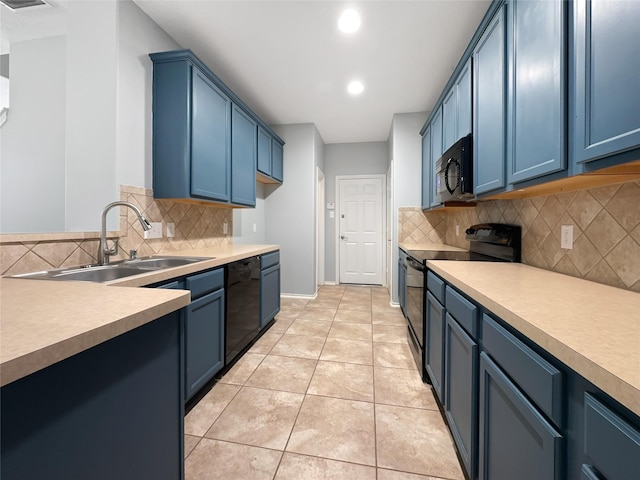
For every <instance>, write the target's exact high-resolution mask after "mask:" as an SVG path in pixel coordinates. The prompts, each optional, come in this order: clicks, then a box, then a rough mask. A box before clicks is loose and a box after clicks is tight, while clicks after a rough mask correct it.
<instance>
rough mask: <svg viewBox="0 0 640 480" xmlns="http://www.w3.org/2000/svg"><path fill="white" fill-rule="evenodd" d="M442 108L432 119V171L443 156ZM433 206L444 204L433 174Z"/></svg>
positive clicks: (439, 108)
mask: <svg viewBox="0 0 640 480" xmlns="http://www.w3.org/2000/svg"><path fill="white" fill-rule="evenodd" d="M442 152H443V150H442V108H441V107H438V111H437V112H436V114H435V115H434V116H433V119H432V120H431V172H435V171H436V162H437V161H438V160H440V157H441V156H442ZM430 182H431V189H430V190H431V202H430V203H431V206H432V207H437V206H438V205H441V204H442V199H441V198H440V195H439V194H438V188H437V185H436V179H435V175H431V180H430Z"/></svg>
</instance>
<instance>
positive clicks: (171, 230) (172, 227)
mask: <svg viewBox="0 0 640 480" xmlns="http://www.w3.org/2000/svg"><path fill="white" fill-rule="evenodd" d="M175 236H176V224H175V223H167V238H173V237H175Z"/></svg>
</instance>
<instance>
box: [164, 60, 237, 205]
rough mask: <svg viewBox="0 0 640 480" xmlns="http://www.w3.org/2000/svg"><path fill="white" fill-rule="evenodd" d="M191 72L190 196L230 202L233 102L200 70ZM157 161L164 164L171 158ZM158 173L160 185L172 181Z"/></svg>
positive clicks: (193, 68) (192, 68) (196, 69)
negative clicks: (230, 139) (230, 146)
mask: <svg viewBox="0 0 640 480" xmlns="http://www.w3.org/2000/svg"><path fill="white" fill-rule="evenodd" d="M191 71H192V97H191V195H192V196H194V197H202V198H205V199H209V200H220V201H223V202H227V201H229V199H230V190H231V186H230V180H231V151H230V148H229V135H230V133H231V122H230V112H231V101H230V100H229V97H227V96H226V95H225V94H224V93H222V92H221V91H220V89H219V88H217V87H216V86H215V85H214V84H213V83H212V82H211V80H209V79H208V78H207V77H206V76H205V75H204V74H203V73H202V72H201V71H200V70H199V69H198V68H196V67H191ZM165 120H166V118H165ZM187 128H188V127H187ZM165 140H166V141H169V139H165ZM162 141H163V140H161V139H158V142H162ZM154 153H156V150H155V149H154ZM162 156H163V153H162V150H159V151H157V154H156V157H162ZM157 161H159V162H163V163H165V162H169V161H170V159H166V161H165V160H164V159H163V160H160V159H159V158H158V160H157ZM155 173H157V175H158V177H159V178H158V182H156V183H160V185H162V184H164V183H165V182H171V180H172V179H171V178H164V177H163V175H162V171H157V172H154V174H155ZM155 180H156V175H154V181H155ZM156 183H154V189H153V190H154V194H155V195H156V196H158V195H161V192H156V190H158V187H159V186H160V185H156Z"/></svg>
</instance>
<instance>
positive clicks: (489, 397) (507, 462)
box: [478, 352, 563, 480]
mask: <svg viewBox="0 0 640 480" xmlns="http://www.w3.org/2000/svg"><path fill="white" fill-rule="evenodd" d="M562 447H563V438H562V436H561V435H560V434H559V433H558V432H557V431H556V430H555V429H554V428H553V427H552V426H551V425H550V424H549V422H547V420H546V419H545V418H544V417H543V416H542V415H541V414H540V413H539V412H538V410H536V408H535V407H534V406H533V405H532V404H531V403H530V402H529V400H528V399H527V397H525V396H524V395H523V394H522V393H521V392H520V391H519V390H518V388H517V387H516V386H515V385H514V384H513V383H512V382H511V380H510V379H509V377H507V376H506V375H505V374H504V373H503V372H502V371H501V370H500V368H499V367H498V366H497V365H496V364H495V363H494V362H493V360H491V358H489V356H488V355H487V354H486V353H485V352H482V353H481V354H480V441H479V454H480V456H479V469H478V479H479V480H512V479H514V478H521V479H539V478H544V479H545V480H560V479H561V478H563V477H562V473H563V468H562Z"/></svg>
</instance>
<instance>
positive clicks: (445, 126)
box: [442, 85, 458, 152]
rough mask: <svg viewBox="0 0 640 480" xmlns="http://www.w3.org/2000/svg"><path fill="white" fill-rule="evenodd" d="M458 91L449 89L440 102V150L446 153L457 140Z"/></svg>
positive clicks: (453, 88)
mask: <svg viewBox="0 0 640 480" xmlns="http://www.w3.org/2000/svg"><path fill="white" fill-rule="evenodd" d="M457 124H458V89H457V87H456V85H454V86H453V87H451V89H450V90H449V92H448V93H447V95H446V97H444V100H443V101H442V148H443V149H444V151H445V152H446V151H447V148H449V147H450V146H451V145H453V144H454V142H455V141H456V140H457V135H458V132H457V126H458V125H457Z"/></svg>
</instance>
